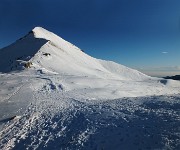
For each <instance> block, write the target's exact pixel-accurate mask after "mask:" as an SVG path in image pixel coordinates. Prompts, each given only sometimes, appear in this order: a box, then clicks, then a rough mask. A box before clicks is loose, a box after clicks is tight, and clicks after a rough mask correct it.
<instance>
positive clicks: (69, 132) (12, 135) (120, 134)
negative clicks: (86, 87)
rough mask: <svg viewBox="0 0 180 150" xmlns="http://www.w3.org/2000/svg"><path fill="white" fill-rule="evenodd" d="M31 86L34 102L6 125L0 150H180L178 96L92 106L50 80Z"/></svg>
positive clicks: (99, 102)
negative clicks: (70, 94) (73, 96)
mask: <svg viewBox="0 0 180 150" xmlns="http://www.w3.org/2000/svg"><path fill="white" fill-rule="evenodd" d="M56 81H57V79H56ZM37 83H38V84H37ZM30 85H31V88H32V91H33V92H32V93H33V100H31V104H30V105H29V106H28V109H27V110H26V112H25V113H24V114H23V115H22V116H21V117H20V118H15V119H13V120H11V121H9V122H7V123H6V125H5V126H4V128H3V130H2V131H1V132H0V149H4V150H7V149H15V150H16V149H17V150H18V149H39V150H40V149H49V150H50V149H89V150H90V149H97V150H99V149H100V150H101V149H104V150H106V149H107V150H108V149H127V150H128V149H135V150H136V149H137V150H139V149H142V150H144V149H147V150H149V149H179V148H180V129H179V125H180V118H179V116H180V96H178V95H177V96H152V97H139V98H121V99H116V100H107V99H106V100H103V99H98V100H93V101H92V100H87V99H74V98H72V97H70V96H68V94H67V93H66V94H63V93H64V92H65V91H63V90H64V89H63V88H59V86H58V84H55V83H54V81H53V79H51V78H46V77H43V78H41V77H36V78H35V79H31V82H30ZM77 94H79V93H77Z"/></svg>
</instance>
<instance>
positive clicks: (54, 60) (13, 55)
mask: <svg viewBox="0 0 180 150" xmlns="http://www.w3.org/2000/svg"><path fill="white" fill-rule="evenodd" d="M27 61H30V62H32V68H34V69H38V70H41V71H42V69H45V70H47V71H51V72H56V73H59V74H66V75H79V76H82V75H84V76H96V77H100V78H105V79H120V80H144V79H148V78H149V77H148V76H146V75H144V74H142V73H140V72H138V71H136V70H133V69H130V68H127V67H125V66H122V65H119V64H116V63H114V62H110V61H102V60H98V59H95V58H93V57H91V56H89V55H87V54H85V53H84V52H83V51H81V50H80V49H79V48H78V47H76V46H74V45H72V44H71V43H69V42H67V41H65V40H63V39H62V38H60V37H58V36H57V35H55V34H54V33H52V32H49V31H47V30H45V29H43V28H41V27H36V28H34V29H33V30H32V31H31V32H30V33H29V34H28V35H26V36H25V37H24V38H21V39H20V40H18V41H16V42H15V43H14V44H12V45H10V46H8V47H6V48H4V49H2V50H1V51H0V64H1V65H0V72H8V71H12V70H18V69H22V68H23V66H24V64H25V63H26V62H27Z"/></svg>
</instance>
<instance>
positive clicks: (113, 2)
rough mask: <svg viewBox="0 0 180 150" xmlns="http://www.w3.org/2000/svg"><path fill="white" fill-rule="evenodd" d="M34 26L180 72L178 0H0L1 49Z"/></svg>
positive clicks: (95, 51) (138, 64) (96, 51)
mask: <svg viewBox="0 0 180 150" xmlns="http://www.w3.org/2000/svg"><path fill="white" fill-rule="evenodd" d="M35 26H41V27H43V28H46V29H47V30H50V31H52V32H54V33H56V34H57V35H59V36H61V37H62V38H64V39H65V40H67V41H69V42H71V43H73V44H75V45H76V46H78V47H80V48H81V49H83V50H84V51H85V52H86V53H88V54H90V55H91V56H94V57H97V58H101V59H107V60H113V61H115V62H118V63H121V64H124V65H126V66H129V67H133V68H138V69H139V70H141V71H143V72H146V73H149V74H152V72H153V73H154V74H155V75H158V74H160V72H161V73H162V72H171V73H173V72H174V73H175V74H177V73H180V0H0V48H2V47H4V46H7V45H9V44H10V43H12V42H14V41H15V40H16V39H18V38H20V37H22V36H24V35H25V34H26V33H27V32H28V31H29V30H31V29H32V28H34V27H35ZM163 52H167V53H163ZM167 74H168V73H167Z"/></svg>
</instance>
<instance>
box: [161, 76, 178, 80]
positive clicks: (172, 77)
mask: <svg viewBox="0 0 180 150" xmlns="http://www.w3.org/2000/svg"><path fill="white" fill-rule="evenodd" d="M164 79H173V80H180V75H175V76H167V77H164Z"/></svg>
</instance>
